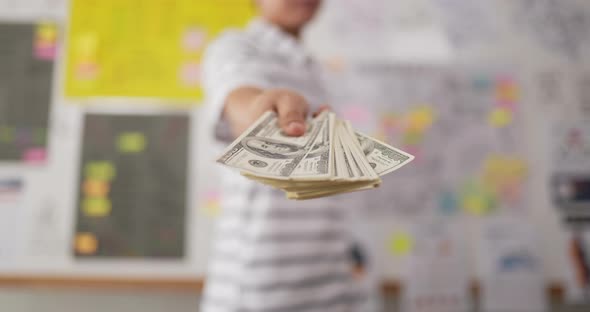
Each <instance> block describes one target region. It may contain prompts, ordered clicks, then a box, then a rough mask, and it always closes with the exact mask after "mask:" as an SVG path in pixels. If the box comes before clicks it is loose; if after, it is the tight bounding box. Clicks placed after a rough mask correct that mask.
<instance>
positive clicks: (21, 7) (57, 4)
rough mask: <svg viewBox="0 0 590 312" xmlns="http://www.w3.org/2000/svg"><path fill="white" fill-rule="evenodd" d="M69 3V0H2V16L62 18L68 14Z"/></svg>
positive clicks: (31, 18) (5, 17) (8, 17)
mask: <svg viewBox="0 0 590 312" xmlns="http://www.w3.org/2000/svg"><path fill="white" fill-rule="evenodd" d="M67 4H68V0H0V18H2V19H10V20H36V19H51V20H62V19H63V18H65V16H66V11H67Z"/></svg>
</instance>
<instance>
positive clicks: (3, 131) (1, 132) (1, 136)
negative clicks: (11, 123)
mask: <svg viewBox="0 0 590 312" xmlns="http://www.w3.org/2000/svg"><path fill="white" fill-rule="evenodd" d="M0 142H2V143H12V142H14V128H11V127H8V126H0Z"/></svg>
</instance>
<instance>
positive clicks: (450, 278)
mask: <svg viewBox="0 0 590 312" xmlns="http://www.w3.org/2000/svg"><path fill="white" fill-rule="evenodd" d="M415 239H416V240H415V246H414V249H413V252H412V256H411V258H412V259H411V260H412V261H411V269H410V274H409V278H408V280H407V281H406V285H405V291H404V294H403V297H402V311H404V312H465V311H470V306H471V303H470V300H469V276H468V274H469V273H468V272H467V270H466V269H465V268H466V267H467V258H466V251H465V243H466V241H465V239H464V235H463V234H462V233H461V229H460V228H459V227H457V226H456V225H453V224H451V223H447V222H445V221H440V222H434V223H425V224H421V225H420V226H419V227H417V229H416V238H415Z"/></svg>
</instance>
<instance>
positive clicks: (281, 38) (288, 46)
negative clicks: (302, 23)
mask: <svg viewBox="0 0 590 312" xmlns="http://www.w3.org/2000/svg"><path fill="white" fill-rule="evenodd" d="M249 29H250V31H252V32H254V33H255V34H257V35H258V36H260V38H261V39H262V40H264V41H265V42H268V43H270V44H271V45H272V46H273V47H274V48H275V49H276V51H277V52H280V53H283V54H286V55H289V56H290V57H293V58H294V60H295V61H296V62H298V63H306V62H308V61H309V60H310V57H309V55H308V54H307V52H306V51H305V49H304V48H303V45H302V44H301V43H300V42H299V41H298V40H297V39H295V38H293V36H291V35H289V34H287V33H286V32H284V31H283V30H282V29H280V28H279V27H277V26H276V25H273V24H272V23H269V22H268V21H265V20H263V19H261V18H258V19H255V20H254V21H252V22H251V23H250V25H249Z"/></svg>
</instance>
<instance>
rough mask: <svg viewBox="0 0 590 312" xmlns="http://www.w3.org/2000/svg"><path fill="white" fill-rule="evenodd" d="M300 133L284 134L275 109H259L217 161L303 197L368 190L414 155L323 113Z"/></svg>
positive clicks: (309, 122) (308, 123) (291, 196)
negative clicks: (254, 121) (264, 110)
mask: <svg viewBox="0 0 590 312" xmlns="http://www.w3.org/2000/svg"><path fill="white" fill-rule="evenodd" d="M307 127H308V129H307V131H306V132H305V134H304V135H303V136H301V137H290V136H286V135H285V134H284V133H283V132H282V130H281V129H280V127H279V126H278V122H277V116H276V114H275V113H272V112H267V113H265V114H264V115H263V116H262V117H260V119H258V121H256V123H254V124H253V125H252V126H251V127H250V128H249V129H248V130H246V131H245V132H244V133H243V134H242V135H241V136H240V137H239V138H238V139H237V140H235V141H234V142H233V143H232V144H231V145H230V146H229V147H228V148H227V149H226V150H225V151H224V153H223V155H222V156H221V157H220V158H219V159H218V160H217V162H219V163H220V164H223V165H225V166H228V167H231V168H236V169H238V170H240V171H241V173H242V175H244V176H245V177H247V178H249V179H252V180H255V181H258V182H260V183H263V184H266V185H269V186H272V187H274V188H278V189H281V190H283V191H285V193H286V195H287V198H289V199H297V200H305V199H313V198H320V197H326V196H331V195H336V194H342V193H348V192H354V191H360V190H368V189H373V188H376V187H378V186H379V185H380V184H381V177H382V176H384V175H386V174H388V173H391V172H393V171H395V170H397V169H399V168H401V167H403V166H404V165H406V164H408V163H409V162H411V161H412V160H413V159H414V156H412V155H410V154H408V153H405V152H403V151H401V150H399V149H396V148H394V147H391V146H389V145H388V144H385V143H383V142H380V141H378V140H375V139H373V138H370V137H368V136H366V135H363V134H361V133H358V132H356V131H354V129H353V128H352V126H351V124H350V122H348V121H344V120H339V119H337V118H336V115H335V114H334V113H331V112H323V113H322V114H320V115H319V116H317V117H316V118H314V119H311V120H309V121H308V122H307Z"/></svg>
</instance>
